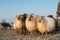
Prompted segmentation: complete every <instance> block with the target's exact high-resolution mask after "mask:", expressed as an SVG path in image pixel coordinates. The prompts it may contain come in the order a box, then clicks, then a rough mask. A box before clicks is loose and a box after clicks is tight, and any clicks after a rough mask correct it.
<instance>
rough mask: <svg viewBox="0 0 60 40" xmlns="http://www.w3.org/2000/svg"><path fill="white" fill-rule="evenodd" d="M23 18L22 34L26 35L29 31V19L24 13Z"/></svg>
mask: <svg viewBox="0 0 60 40" xmlns="http://www.w3.org/2000/svg"><path fill="white" fill-rule="evenodd" d="M21 16H22V22H23V27H22V33H24V34H25V35H26V33H27V29H26V24H25V20H26V18H27V13H24V14H22V15H21Z"/></svg>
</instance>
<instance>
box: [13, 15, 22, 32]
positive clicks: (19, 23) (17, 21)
mask: <svg viewBox="0 0 60 40" xmlns="http://www.w3.org/2000/svg"><path fill="white" fill-rule="evenodd" d="M22 25H23V23H22V19H21V16H20V15H17V16H16V18H15V20H14V24H13V26H14V29H16V31H17V32H18V33H19V32H21V29H22Z"/></svg>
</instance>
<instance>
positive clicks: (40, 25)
mask: <svg viewBox="0 0 60 40" xmlns="http://www.w3.org/2000/svg"><path fill="white" fill-rule="evenodd" d="M36 22H37V29H38V31H39V32H40V33H41V34H42V36H43V34H44V32H45V30H46V29H45V28H46V24H45V19H44V16H36Z"/></svg>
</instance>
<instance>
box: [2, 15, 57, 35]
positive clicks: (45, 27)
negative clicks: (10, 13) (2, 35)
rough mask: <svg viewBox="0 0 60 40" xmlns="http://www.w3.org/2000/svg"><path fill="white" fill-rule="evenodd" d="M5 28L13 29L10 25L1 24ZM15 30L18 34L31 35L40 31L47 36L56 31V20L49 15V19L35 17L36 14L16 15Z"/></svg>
mask: <svg viewBox="0 0 60 40" xmlns="http://www.w3.org/2000/svg"><path fill="white" fill-rule="evenodd" d="M1 25H3V26H4V27H7V26H9V27H11V26H10V25H9V24H8V23H7V26H6V24H3V23H2V24H1ZM13 28H14V29H15V30H16V32H17V33H21V32H29V34H33V33H34V32H36V30H38V31H39V32H40V33H41V35H42V36H43V35H44V33H45V34H46V36H47V33H48V32H52V31H54V30H55V29H56V20H55V19H54V18H53V16H52V15H48V16H47V17H44V16H39V15H36V16H35V15H34V14H22V15H16V17H15V19H14V23H13Z"/></svg>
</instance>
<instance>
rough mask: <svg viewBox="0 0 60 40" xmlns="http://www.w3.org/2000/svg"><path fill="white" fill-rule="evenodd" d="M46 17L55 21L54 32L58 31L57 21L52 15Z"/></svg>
mask: <svg viewBox="0 0 60 40" xmlns="http://www.w3.org/2000/svg"><path fill="white" fill-rule="evenodd" d="M47 17H50V18H53V19H54V20H55V31H58V26H57V20H56V19H55V18H54V17H53V15H48V16H47Z"/></svg>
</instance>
